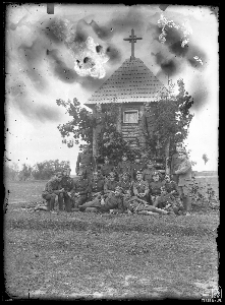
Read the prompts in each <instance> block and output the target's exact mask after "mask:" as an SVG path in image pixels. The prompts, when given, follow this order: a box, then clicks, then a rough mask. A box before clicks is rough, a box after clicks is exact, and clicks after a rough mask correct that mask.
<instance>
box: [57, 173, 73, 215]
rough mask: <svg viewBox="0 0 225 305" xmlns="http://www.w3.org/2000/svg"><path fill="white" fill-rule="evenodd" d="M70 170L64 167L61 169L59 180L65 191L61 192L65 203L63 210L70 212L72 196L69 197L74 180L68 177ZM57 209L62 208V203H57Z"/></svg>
mask: <svg viewBox="0 0 225 305" xmlns="http://www.w3.org/2000/svg"><path fill="white" fill-rule="evenodd" d="M70 172H71V169H70V168H68V169H65V170H64V171H63V176H62V180H61V186H62V187H63V188H64V190H65V192H64V193H63V199H64V204H65V210H66V211H67V212H71V209H72V198H71V192H72V190H73V187H74V181H73V179H72V178H71V177H70ZM59 210H60V211H62V210H63V205H62V203H59Z"/></svg>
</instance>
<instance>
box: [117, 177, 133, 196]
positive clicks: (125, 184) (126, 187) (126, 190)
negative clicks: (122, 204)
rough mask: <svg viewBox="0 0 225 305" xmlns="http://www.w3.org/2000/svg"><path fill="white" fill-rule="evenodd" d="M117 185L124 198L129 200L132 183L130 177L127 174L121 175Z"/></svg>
mask: <svg viewBox="0 0 225 305" xmlns="http://www.w3.org/2000/svg"><path fill="white" fill-rule="evenodd" d="M118 185H119V186H120V187H121V188H122V190H123V194H124V198H125V199H130V197H131V188H132V182H131V181H130V176H129V174H128V173H126V172H124V173H123V174H121V175H120V178H119V182H118Z"/></svg>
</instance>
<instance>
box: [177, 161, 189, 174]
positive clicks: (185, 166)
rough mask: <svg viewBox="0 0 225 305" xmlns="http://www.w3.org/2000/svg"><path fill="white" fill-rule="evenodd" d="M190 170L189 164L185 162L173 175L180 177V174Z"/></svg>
mask: <svg viewBox="0 0 225 305" xmlns="http://www.w3.org/2000/svg"><path fill="white" fill-rule="evenodd" d="M190 169H191V163H190V162H189V161H186V162H185V163H184V164H183V166H182V167H181V168H180V169H178V170H177V171H176V172H175V174H177V175H180V174H185V173H186V172H188V171H189V170H190Z"/></svg>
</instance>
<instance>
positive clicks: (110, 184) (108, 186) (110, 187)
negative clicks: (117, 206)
mask: <svg viewBox="0 0 225 305" xmlns="http://www.w3.org/2000/svg"><path fill="white" fill-rule="evenodd" d="M117 185H118V182H116V181H115V180H114V181H110V180H106V181H105V184H104V192H105V193H108V192H109V191H115V188H116V186H117Z"/></svg>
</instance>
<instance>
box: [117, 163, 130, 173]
mask: <svg viewBox="0 0 225 305" xmlns="http://www.w3.org/2000/svg"><path fill="white" fill-rule="evenodd" d="M117 172H118V174H122V173H127V174H129V175H132V173H133V166H132V163H131V161H128V160H127V161H121V162H119V163H118V166H117Z"/></svg>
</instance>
